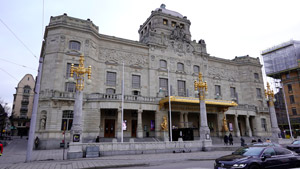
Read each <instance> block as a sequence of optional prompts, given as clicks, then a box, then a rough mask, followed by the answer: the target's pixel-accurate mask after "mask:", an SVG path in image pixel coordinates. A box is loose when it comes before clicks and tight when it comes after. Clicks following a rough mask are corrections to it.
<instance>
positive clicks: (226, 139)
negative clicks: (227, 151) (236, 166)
mask: <svg viewBox="0 0 300 169" xmlns="http://www.w3.org/2000/svg"><path fill="white" fill-rule="evenodd" d="M224 145H226V146H227V145H228V136H227V135H226V134H225V136H224Z"/></svg>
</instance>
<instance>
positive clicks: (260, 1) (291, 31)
mask: <svg viewBox="0 0 300 169" xmlns="http://www.w3.org/2000/svg"><path fill="white" fill-rule="evenodd" d="M162 3H164V4H165V5H166V9H169V10H173V11H177V12H179V13H181V14H182V15H183V16H187V18H188V19H189V20H190V21H191V23H192V24H191V34H192V40H197V41H198V40H199V39H204V40H205V42H206V45H207V52H208V53H209V54H210V55H211V56H215V57H220V58H226V59H233V58H234V57H235V56H244V55H250V56H251V57H255V58H256V57H260V53H261V51H262V50H265V49H268V48H270V47H272V46H274V45H278V44H281V43H283V42H286V41H289V40H291V39H294V40H300V17H299V16H300V13H299V11H300V10H299V9H300V8H299V7H300V1H299V0H288V1H283V0H281V1H278V0H251V1H250V0H249V1H246V0H243V1H242V0H206V1H204V0H185V1H183V0H147V1H145V0H44V1H43V0H1V1H0V19H1V20H0V47H1V54H0V77H1V83H0V99H1V100H3V101H4V102H5V103H8V104H9V105H12V103H13V94H14V93H15V87H16V86H17V85H18V82H19V81H20V80H21V79H22V77H23V76H24V75H25V74H27V73H29V74H32V75H33V76H34V77H35V76H36V75H37V69H38V58H39V56H40V51H41V45H42V40H43V33H44V29H45V26H46V25H48V24H49V20H50V17H51V16H57V15H62V14H63V13H67V14H68V16H72V17H76V18H81V19H87V18H90V19H91V20H92V21H93V23H94V24H95V25H97V26H99V33H100V34H106V35H111V36H116V37H121V38H125V39H131V40H136V41H137V40H138V32H137V31H138V29H139V27H140V25H141V24H143V23H144V21H146V19H147V18H148V17H149V16H150V14H151V11H152V10H155V9H156V8H159V7H160V5H161V4H162ZM43 6H44V8H43ZM43 9H44V10H43ZM12 32H13V33H12Z"/></svg>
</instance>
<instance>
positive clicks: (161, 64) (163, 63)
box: [159, 60, 167, 69]
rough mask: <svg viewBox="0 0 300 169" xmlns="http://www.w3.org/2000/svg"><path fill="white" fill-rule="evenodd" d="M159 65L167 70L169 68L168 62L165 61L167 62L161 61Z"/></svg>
mask: <svg viewBox="0 0 300 169" xmlns="http://www.w3.org/2000/svg"><path fill="white" fill-rule="evenodd" d="M159 65H160V68H164V69H166V68H167V61H165V60H160V61H159Z"/></svg>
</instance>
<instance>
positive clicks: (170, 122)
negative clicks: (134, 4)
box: [168, 68, 172, 142]
mask: <svg viewBox="0 0 300 169" xmlns="http://www.w3.org/2000/svg"><path fill="white" fill-rule="evenodd" d="M170 90H171V87H170V76H169V68H168V95H169V117H170V118H169V119H170V121H169V124H170V141H171V142H172V116H171V115H172V113H171V111H172V110H171V100H170V97H171V91H170Z"/></svg>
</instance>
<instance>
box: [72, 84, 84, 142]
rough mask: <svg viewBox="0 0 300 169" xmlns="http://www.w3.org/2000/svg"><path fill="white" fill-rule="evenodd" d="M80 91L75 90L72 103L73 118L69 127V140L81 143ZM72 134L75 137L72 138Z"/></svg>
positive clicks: (81, 95)
mask: <svg viewBox="0 0 300 169" xmlns="http://www.w3.org/2000/svg"><path fill="white" fill-rule="evenodd" d="M82 97H83V94H82V91H79V90H77V91H76V95H75V104H74V113H73V114H74V119H73V124H72V129H71V142H76V143H82ZM74 135H75V137H76V138H74Z"/></svg>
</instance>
